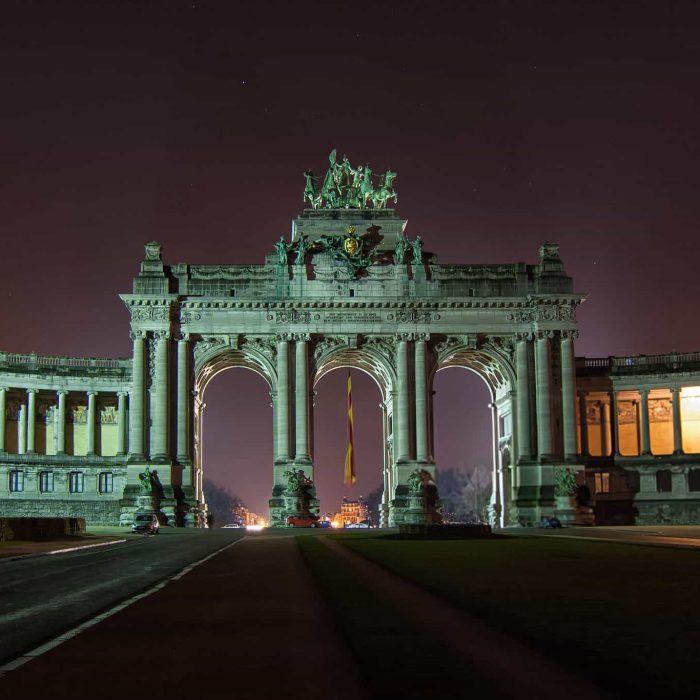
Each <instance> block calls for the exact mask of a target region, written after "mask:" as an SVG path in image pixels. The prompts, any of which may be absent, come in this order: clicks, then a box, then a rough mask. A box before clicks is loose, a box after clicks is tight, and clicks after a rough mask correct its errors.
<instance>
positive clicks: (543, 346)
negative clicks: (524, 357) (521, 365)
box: [535, 333, 554, 461]
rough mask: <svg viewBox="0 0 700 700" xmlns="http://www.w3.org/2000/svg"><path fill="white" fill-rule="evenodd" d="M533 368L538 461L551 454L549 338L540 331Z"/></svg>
mask: <svg viewBox="0 0 700 700" xmlns="http://www.w3.org/2000/svg"><path fill="white" fill-rule="evenodd" d="M535 346H536V354H535V370H536V381H537V392H536V393H537V448H538V450H537V451H538V453H539V459H540V461H549V460H551V459H552V456H553V452H554V449H553V444H552V393H551V392H552V381H551V367H550V353H549V338H548V337H547V336H546V334H545V333H540V334H539V336H538V338H537V340H536V342H535Z"/></svg>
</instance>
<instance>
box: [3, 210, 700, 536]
mask: <svg viewBox="0 0 700 700" xmlns="http://www.w3.org/2000/svg"><path fill="white" fill-rule="evenodd" d="M405 228H406V221H405V220H403V219H401V218H400V217H399V216H398V215H397V214H396V212H395V211H394V210H392V209H362V208H361V209H352V208H345V209H307V210H305V211H304V213H303V214H302V215H301V216H300V217H298V218H297V219H295V220H294V222H293V226H292V236H291V239H290V240H289V241H284V240H281V241H279V242H278V243H276V244H275V250H274V252H271V253H270V254H269V255H268V256H267V257H266V259H265V261H264V263H263V264H261V265H194V264H187V263H177V264H165V263H164V261H163V258H162V252H161V247H160V245H159V244H157V243H149V244H148V245H147V246H146V250H145V257H144V259H143V261H142V262H141V269H140V273H139V274H138V276H137V277H136V278H135V279H134V283H133V289H132V292H131V293H128V294H123V295H121V298H122V300H123V302H124V304H125V306H126V308H127V310H128V312H129V317H130V332H131V338H132V341H133V353H132V357H131V358H128V359H100V360H95V359H80V358H63V357H39V356H36V355H18V354H12V353H0V416H3V417H4V420H0V511H1V512H2V514H3V515H7V516H13V515H29V516H40V515H63V516H74V517H78V516H83V517H86V518H87V520H88V522H89V523H94V524H99V523H104V524H115V523H122V524H126V523H129V522H130V521H131V519H132V517H133V513H134V512H135V510H136V509H137V508H138V503H139V501H138V498H139V496H140V495H142V494H141V486H140V480H139V475H140V474H142V473H143V472H144V470H145V469H146V468H147V467H148V468H149V470H150V471H151V473H153V474H154V479H155V484H156V489H155V492H154V493H155V496H154V498H156V500H157V502H155V501H154V503H155V505H154V508H156V509H157V512H158V513H159V514H160V515H161V517H162V519H163V520H164V521H166V522H168V523H171V524H175V525H182V526H196V525H198V524H201V522H202V520H203V517H204V515H205V513H206V499H205V494H204V492H203V486H202V482H203V471H204V469H205V465H204V463H203V460H202V449H201V436H202V425H203V420H204V394H205V391H206V388H207V385H208V383H209V382H210V381H211V380H212V378H213V377H214V376H216V375H217V374H218V373H219V372H222V371H224V370H227V369H229V368H233V367H246V368H248V369H251V370H253V371H255V372H257V373H258V374H260V375H261V376H262V377H264V378H265V380H266V381H267V383H268V385H269V387H270V394H271V396H272V414H271V416H270V418H271V423H272V426H273V431H272V432H273V454H274V459H273V464H271V465H270V471H271V477H272V484H273V486H272V494H271V499H270V518H271V522H272V524H273V525H274V524H283V523H284V522H285V520H286V512H285V500H284V494H285V492H286V489H287V482H286V477H285V472H287V473H289V471H290V470H291V469H300V470H303V471H304V473H305V475H306V476H307V477H309V478H311V479H313V473H314V462H313V460H314V446H313V400H312V397H313V393H314V386H315V384H316V383H317V382H318V381H319V380H320V379H321V378H322V377H323V376H324V375H325V374H326V373H327V372H329V371H331V370H333V369H336V368H339V367H351V368H354V369H358V370H361V371H364V372H366V373H367V374H369V375H370V376H372V377H373V378H374V379H375V381H376V382H377V384H378V386H379V388H380V392H381V395H382V413H383V417H382V430H383V435H384V451H383V466H382V473H383V479H384V496H383V500H382V504H381V524H383V525H398V524H401V523H404V522H431V521H432V520H433V518H434V513H431V512H428V511H427V510H426V509H425V508H423V507H422V506H421V499H420V497H418V496H417V495H416V493H419V492H413V491H412V488H413V487H412V486H411V484H412V483H413V484H418V488H420V479H417V480H416V478H415V476H416V474H419V473H420V472H421V470H422V471H423V472H427V473H428V474H429V475H432V476H434V472H435V460H434V456H433V408H432V396H433V390H432V386H433V379H434V377H435V374H436V372H438V371H440V370H442V369H444V368H446V367H461V368H464V369H468V370H470V371H473V372H475V373H477V374H478V375H479V376H480V377H481V378H482V379H483V380H484V382H485V383H486V385H487V387H488V389H489V392H490V395H491V403H490V411H491V418H492V431H493V485H494V489H493V497H492V503H491V517H492V521H493V523H494V524H496V525H503V524H522V525H533V524H536V523H537V521H538V520H539V518H540V516H541V515H543V514H553V513H556V514H558V515H559V516H560V517H561V518H562V519H563V520H566V521H568V522H590V521H591V518H590V513H589V510H588V509H587V508H586V506H585V503H582V502H581V499H579V500H577V499H575V498H574V497H573V491H572V490H571V489H570V488H569V487H566V484H567V483H569V486H570V482H567V479H566V478H565V477H566V476H567V474H568V475H570V476H571V475H573V476H575V478H576V479H577V480H578V482H579V484H580V483H582V482H583V481H584V479H585V482H586V484H587V485H588V487H589V490H590V491H591V499H592V502H593V505H594V509H595V516H596V518H597V519H598V520H599V521H601V522H609V521H613V522H622V521H626V522H633V521H634V519H635V518H636V520H637V522H643V523H651V522H679V523H680V522H695V523H697V522H700V490H698V482H699V480H700V477H699V476H698V473H699V472H698V470H700V432H699V430H698V426H700V389H699V388H698V387H700V355H679V356H664V357H661V358H651V357H644V356H642V357H633V358H606V359H604V360H586V359H576V358H575V354H574V340H575V338H576V336H577V323H576V308H577V306H578V305H579V304H580V303H581V302H582V301H583V299H584V296H583V295H581V294H577V293H575V292H574V289H573V281H572V279H571V278H570V277H569V276H568V275H567V274H566V272H565V270H564V266H563V263H562V261H561V259H560V257H559V249H558V246H557V245H556V244H554V243H545V244H543V245H542V246H541V248H540V250H539V257H538V259H537V262H535V263H534V264H528V263H524V262H519V263H507V264H498V265H468V264H465V265H441V264H439V263H438V262H437V260H436V258H435V257H434V256H433V255H432V254H430V253H428V252H426V251H424V250H423V248H422V241H421V240H420V238H416V239H414V240H412V241H409V240H408V239H407V238H406V237H405V234H404V231H405ZM125 330H126V329H125ZM584 469H585V474H584ZM412 477H413V481H412ZM562 484H564V487H566V488H569V490H568V491H567V490H566V488H564V490H562V488H563V487H562ZM584 500H585V499H584Z"/></svg>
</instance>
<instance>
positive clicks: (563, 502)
mask: <svg viewBox="0 0 700 700" xmlns="http://www.w3.org/2000/svg"><path fill="white" fill-rule="evenodd" d="M554 515H555V516H556V517H557V518H559V521H560V522H561V524H562V525H568V526H569V527H573V526H578V527H582V526H589V525H595V515H594V514H593V508H591V507H590V506H584V505H580V504H579V503H578V501H577V500H576V497H575V496H555V498H554Z"/></svg>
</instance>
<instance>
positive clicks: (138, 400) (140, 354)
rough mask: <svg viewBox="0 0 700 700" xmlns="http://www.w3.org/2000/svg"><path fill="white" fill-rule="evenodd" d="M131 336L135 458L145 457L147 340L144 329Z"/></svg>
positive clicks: (131, 434)
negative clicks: (145, 353) (145, 348)
mask: <svg viewBox="0 0 700 700" xmlns="http://www.w3.org/2000/svg"><path fill="white" fill-rule="evenodd" d="M131 338H132V340H133V342H134V356H133V363H132V377H131V393H130V394H129V454H130V455H131V456H132V457H134V458H138V459H143V458H144V450H143V424H144V411H143V408H144V389H145V382H144V379H145V377H144V369H145V367H144V365H145V358H144V346H145V340H144V336H143V332H142V331H134V332H133V333H132V334H131Z"/></svg>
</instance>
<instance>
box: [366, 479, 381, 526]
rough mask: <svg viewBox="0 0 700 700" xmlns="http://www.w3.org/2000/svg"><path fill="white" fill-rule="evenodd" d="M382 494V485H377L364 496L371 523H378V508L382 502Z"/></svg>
mask: <svg viewBox="0 0 700 700" xmlns="http://www.w3.org/2000/svg"><path fill="white" fill-rule="evenodd" d="M383 495H384V486H382V485H379V486H377V488H376V489H374V490H373V491H370V492H369V493H368V494H367V497H366V498H365V504H366V505H367V508H368V510H369V517H370V520H371V521H372V525H379V523H380V515H379V508H380V506H381V503H382V496H383Z"/></svg>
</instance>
